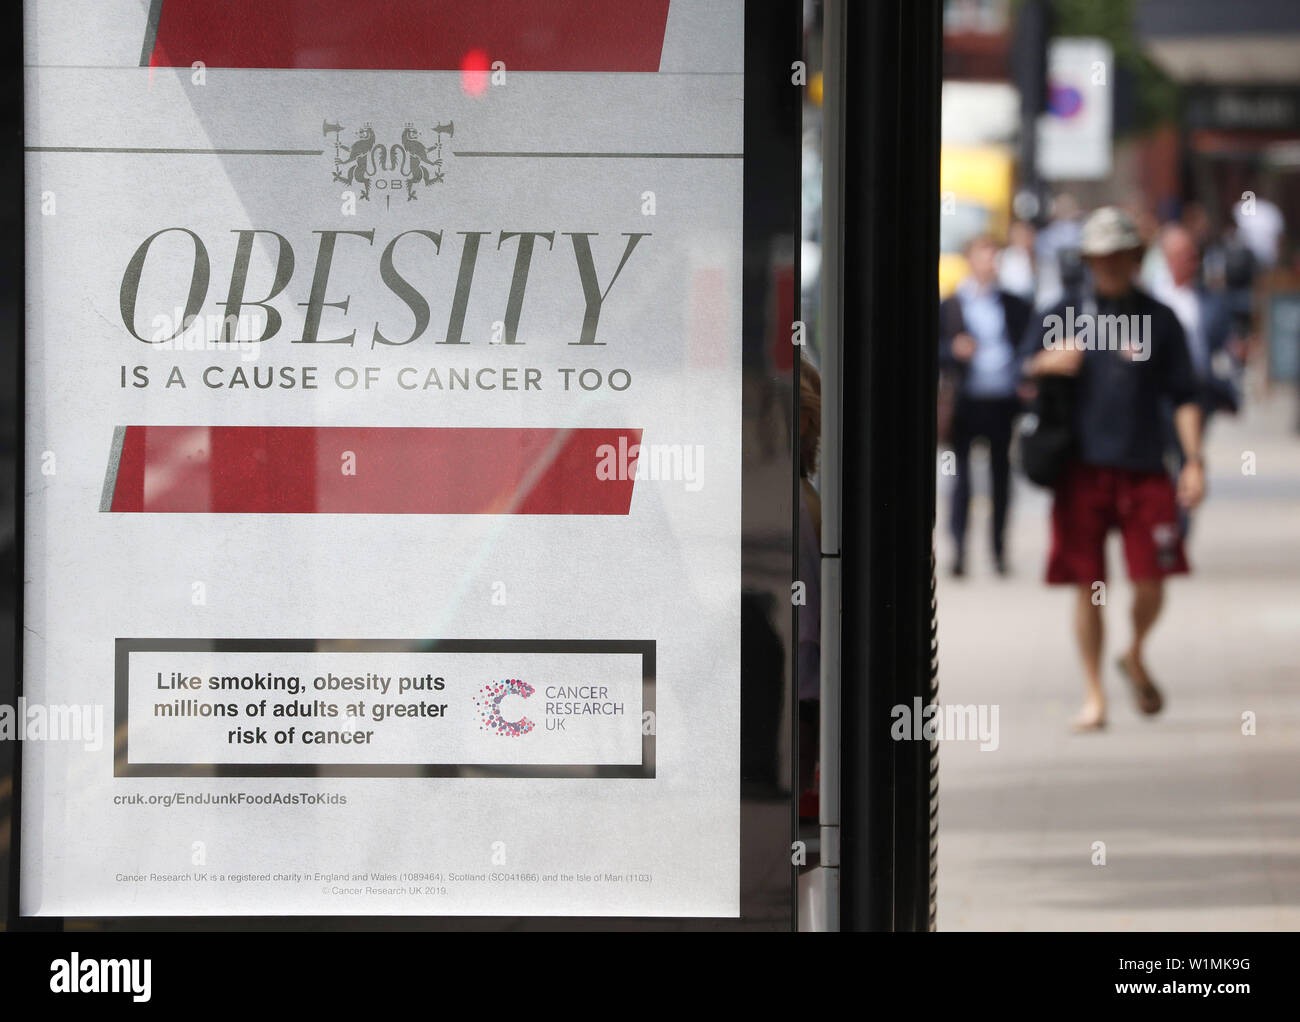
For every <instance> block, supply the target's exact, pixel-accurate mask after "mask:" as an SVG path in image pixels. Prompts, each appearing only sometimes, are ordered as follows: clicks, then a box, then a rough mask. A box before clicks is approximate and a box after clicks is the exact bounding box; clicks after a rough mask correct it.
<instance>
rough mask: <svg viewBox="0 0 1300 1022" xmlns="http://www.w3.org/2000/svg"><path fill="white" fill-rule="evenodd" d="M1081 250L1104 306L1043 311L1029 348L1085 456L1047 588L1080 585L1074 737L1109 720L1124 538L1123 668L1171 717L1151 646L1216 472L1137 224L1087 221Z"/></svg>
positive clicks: (1191, 382) (1062, 503) (1194, 383)
mask: <svg viewBox="0 0 1300 1022" xmlns="http://www.w3.org/2000/svg"><path fill="white" fill-rule="evenodd" d="M1081 251H1082V254H1083V257H1084V259H1085V261H1086V262H1087V265H1088V269H1089V272H1090V276H1091V280H1092V296H1093V298H1092V300H1091V301H1089V302H1087V303H1086V307H1085V309H1084V310H1083V311H1082V314H1081V313H1080V310H1078V309H1069V308H1067V307H1066V306H1065V305H1061V306H1058V307H1057V308H1055V309H1053V310H1051V312H1050V313H1049V315H1047V316H1044V317H1043V318H1042V320H1041V322H1040V321H1039V320H1038V318H1037V317H1035V322H1034V324H1033V325H1032V326H1031V327H1030V331H1029V333H1028V334H1027V335H1026V337H1025V340H1024V349H1023V352H1022V353H1023V355H1024V356H1025V372H1026V373H1027V374H1028V375H1029V376H1031V377H1042V376H1046V375H1061V376H1068V377H1073V378H1074V380H1075V384H1074V387H1075V393H1074V401H1075V404H1074V417H1073V420H1074V457H1073V458H1072V460H1071V462H1070V463H1069V465H1068V466H1066V468H1065V470H1064V473H1063V475H1062V478H1061V480H1060V481H1059V482H1058V484H1057V486H1056V493H1055V500H1054V502H1053V506H1052V551H1051V554H1050V556H1049V559H1048V565H1047V581H1048V583H1050V584H1055V585H1072V586H1074V587H1075V588H1076V598H1075V609H1074V625H1075V632H1076V637H1077V639H1078V643H1079V650H1080V653H1081V655H1082V659H1083V669H1084V681H1085V693H1086V694H1085V698H1084V704H1083V709H1082V711H1081V712H1080V714H1079V716H1078V717H1077V718H1076V720H1075V729H1076V730H1080V731H1090V730H1096V729H1098V728H1101V727H1103V726H1104V725H1105V722H1106V696H1105V690H1104V687H1103V684H1102V637H1103V631H1102V608H1103V606H1104V605H1105V602H1106V601H1105V580H1106V563H1105V543H1106V534H1107V533H1108V532H1109V531H1110V530H1111V529H1118V530H1119V531H1120V533H1121V534H1122V536H1123V540H1124V557H1125V560H1126V561H1127V564H1128V573H1129V578H1130V579H1131V580H1132V582H1133V585H1134V590H1135V592H1134V600H1133V607H1132V624H1133V638H1132V642H1131V644H1130V645H1129V647H1128V649H1127V650H1126V651H1125V652H1124V653H1123V654H1122V655H1121V656H1120V658H1119V661H1118V666H1119V669H1120V672H1121V673H1122V674H1123V675H1124V676H1125V677H1126V678H1127V679H1128V680H1129V683H1130V684H1131V685H1132V687H1133V690H1134V694H1135V696H1136V698H1137V703H1138V708H1139V709H1140V710H1141V711H1142V712H1143V713H1148V714H1151V713H1158V712H1159V711H1160V708H1161V706H1162V705H1163V698H1162V696H1161V694H1160V690H1159V689H1158V688H1157V686H1156V684H1155V681H1154V680H1153V679H1152V676H1151V674H1150V673H1149V672H1148V670H1147V667H1146V663H1145V661H1144V660H1143V649H1144V643H1145V641H1146V638H1147V636H1148V635H1149V633H1150V631H1151V627H1152V625H1154V624H1155V622H1156V619H1157V617H1158V616H1159V614H1160V609H1161V606H1162V604H1163V602H1164V579H1165V577H1166V576H1167V575H1173V574H1180V573H1185V572H1187V570H1188V565H1187V560H1186V557H1185V555H1184V553H1183V546H1182V538H1181V533H1180V530H1179V526H1178V505H1180V504H1181V505H1182V506H1183V507H1184V508H1188V509H1190V508H1192V507H1195V506H1196V505H1197V504H1198V503H1200V501H1201V498H1202V497H1203V496H1204V493H1205V472H1204V465H1203V462H1202V455H1201V407H1200V386H1199V381H1198V380H1197V376H1196V373H1195V371H1194V369H1193V366H1192V362H1191V358H1190V357H1189V354H1188V350H1187V344H1186V342H1185V340H1184V338H1183V330H1182V327H1181V326H1180V325H1179V322H1178V319H1177V318H1176V317H1175V315H1174V314H1173V312H1171V311H1170V310H1169V309H1168V308H1167V307H1166V306H1164V305H1162V304H1160V303H1159V302H1157V301H1156V300H1155V299H1154V298H1152V297H1151V296H1150V295H1148V294H1146V293H1145V292H1143V291H1141V290H1139V289H1138V288H1136V287H1135V286H1134V283H1133V279H1134V276H1135V275H1136V273H1137V271H1138V267H1139V265H1140V261H1141V255H1142V242H1141V239H1140V238H1139V236H1138V231H1137V227H1136V225H1135V224H1134V223H1133V220H1132V219H1131V218H1130V217H1129V216H1128V214H1126V213H1124V212H1123V211H1122V210H1119V209H1117V208H1115V207H1105V208H1102V209H1099V210H1097V211H1096V212H1095V213H1093V214H1092V216H1090V217H1089V218H1088V220H1087V222H1086V223H1085V224H1084V227H1083V236H1082V244H1081ZM1062 322H1065V323H1072V324H1074V325H1075V328H1074V334H1073V336H1070V337H1064V338H1061V337H1060V330H1059V324H1061V323H1062ZM1058 340H1060V341H1061V342H1062V343H1057V341H1058ZM1165 400H1168V402H1169V403H1170V404H1171V405H1172V406H1173V408H1174V413H1173V415H1174V426H1175V429H1176V431H1177V434H1178V440H1179V442H1180V444H1181V445H1182V449H1183V453H1184V455H1185V462H1184V465H1183V468H1182V470H1181V472H1180V473H1179V476H1178V481H1177V487H1176V488H1175V485H1174V483H1173V481H1172V480H1171V479H1170V477H1169V475H1168V474H1167V473H1166V471H1165V468H1164V464H1163V448H1164V442H1163V441H1164V436H1165V434H1164V431H1163V429H1162V416H1163V415H1164V414H1166V412H1165V409H1164V407H1162V403H1163V402H1164V401H1165Z"/></svg>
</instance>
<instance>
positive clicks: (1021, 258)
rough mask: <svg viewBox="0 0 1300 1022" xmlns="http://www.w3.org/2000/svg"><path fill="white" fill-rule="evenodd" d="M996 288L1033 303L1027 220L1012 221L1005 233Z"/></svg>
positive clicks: (1031, 234)
mask: <svg viewBox="0 0 1300 1022" xmlns="http://www.w3.org/2000/svg"><path fill="white" fill-rule="evenodd" d="M998 286H999V287H1001V288H1002V290H1003V291H1007V292H1009V293H1010V294H1013V295H1015V296H1016V297H1017V298H1019V299H1020V300H1021V301H1025V302H1029V303H1030V304H1032V303H1033V301H1034V287H1035V281H1034V225H1033V224H1031V223H1029V221H1027V220H1013V221H1012V223H1011V227H1010V229H1009V230H1008V231H1007V247H1006V248H1004V249H1003V250H1002V251H1001V252H999V253H998ZM1016 339H1017V341H1018V340H1019V338H1016Z"/></svg>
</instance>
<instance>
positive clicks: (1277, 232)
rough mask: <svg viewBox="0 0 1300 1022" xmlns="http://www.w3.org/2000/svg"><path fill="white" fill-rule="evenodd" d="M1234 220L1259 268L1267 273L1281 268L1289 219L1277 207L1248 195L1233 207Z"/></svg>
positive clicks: (1261, 198)
mask: <svg viewBox="0 0 1300 1022" xmlns="http://www.w3.org/2000/svg"><path fill="white" fill-rule="evenodd" d="M1232 218H1233V220H1234V221H1235V222H1236V224H1237V230H1238V231H1239V232H1240V233H1241V238H1242V240H1243V241H1244V242H1245V243H1246V244H1247V245H1249V246H1250V250H1251V253H1252V254H1253V255H1254V256H1255V265H1256V266H1257V267H1258V268H1259V270H1260V272H1263V273H1267V272H1268V271H1269V270H1271V269H1273V267H1274V266H1276V265H1277V261H1278V255H1279V243H1280V242H1281V240H1282V238H1283V236H1284V235H1285V234H1286V220H1285V219H1284V218H1283V216H1282V210H1280V209H1279V208H1278V207H1277V204H1276V203H1274V202H1271V201H1270V200H1268V199H1266V198H1264V197H1263V196H1261V195H1257V194H1256V193H1254V192H1247V193H1246V194H1245V195H1243V196H1242V197H1241V199H1240V200H1239V201H1238V202H1237V203H1236V205H1234V206H1233V207H1232Z"/></svg>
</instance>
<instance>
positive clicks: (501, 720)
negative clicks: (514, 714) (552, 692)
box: [474, 678, 536, 738]
mask: <svg viewBox="0 0 1300 1022" xmlns="http://www.w3.org/2000/svg"><path fill="white" fill-rule="evenodd" d="M535 691H536V689H534V688H533V686H532V685H530V684H528V682H526V681H520V680H519V679H518V678H507V679H505V681H492V682H489V683H488V684H486V685H484V686H483V687H482V688H481V689H479V692H478V696H477V697H475V699H474V704H475V705H476V706H477V707H478V712H479V717H480V718H482V720H483V723H482V724H481V725H480V728H481V729H482V730H485V731H493V732H495V733H496V734H498V735H502V736H505V737H509V738H518V737H519V736H520V735H526V734H528V732H529V731H531V730H532V729H533V722H532V721H531V720H529V719H528V718H527V717H520V718H519V719H518V720H506V718H505V717H504V716H503V715H502V713H501V702H502V700H503V699H505V698H506V697H507V696H520V697H521V698H524V699H527V698H528V697H529V696H531V695H532V694H533V693H534V692H535Z"/></svg>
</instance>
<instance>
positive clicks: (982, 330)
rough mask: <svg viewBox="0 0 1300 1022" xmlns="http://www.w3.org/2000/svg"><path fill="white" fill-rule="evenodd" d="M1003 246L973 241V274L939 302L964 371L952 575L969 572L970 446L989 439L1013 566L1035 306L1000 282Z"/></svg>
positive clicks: (945, 338)
mask: <svg viewBox="0 0 1300 1022" xmlns="http://www.w3.org/2000/svg"><path fill="white" fill-rule="evenodd" d="M997 254H998V250H997V245H996V244H995V243H994V241H993V239H992V238H990V237H988V236H987V235H981V236H979V237H977V238H975V239H974V240H972V241H971V242H970V243H969V244H968V245H967V247H966V259H967V262H968V263H969V264H970V276H968V277H967V278H966V279H965V280H963V281H962V282H961V283H960V284H959V285H958V286H957V291H956V293H955V294H954V295H953V296H952V297H951V298H948V299H946V300H944V301H943V302H942V303H941V304H940V306H939V361H940V364H941V365H942V366H944V367H945V368H947V369H948V370H950V371H955V372H956V373H957V374H958V382H957V394H956V403H955V406H954V408H953V413H952V425H951V430H950V432H951V436H950V441H951V443H952V450H953V455H954V460H955V469H956V479H955V480H954V485H953V491H952V510H951V515H950V517H949V529H950V531H951V533H952V538H953V545H954V558H953V564H952V573H953V575H955V576H958V577H960V576H961V575H964V574H965V573H966V522H967V517H968V514H969V511H970V496H971V476H970V449H971V444H972V442H973V441H975V440H978V439H981V438H982V439H984V440H986V441H988V447H989V467H990V472H991V475H992V477H993V478H992V484H993V485H992V488H993V520H992V523H991V524H992V532H991V536H990V539H991V541H992V549H993V562H994V565H995V567H996V570H997V572H998V574H1000V575H1004V574H1006V572H1007V558H1006V543H1005V535H1006V525H1007V511H1008V508H1009V506H1010V500H1011V460H1010V450H1011V427H1012V423H1013V422H1014V420H1015V417H1016V413H1017V412H1018V411H1019V410H1020V399H1019V397H1018V396H1017V394H1016V388H1017V385H1018V383H1019V367H1018V363H1017V361H1016V346H1017V342H1018V340H1019V338H1020V337H1022V336H1023V335H1024V332H1025V327H1026V326H1027V325H1028V323H1029V317H1030V314H1031V313H1032V311H1033V310H1032V308H1031V307H1030V305H1029V303H1027V302H1025V301H1024V300H1023V299H1020V298H1017V297H1016V296H1015V295H1013V294H1011V293H1010V292H1008V291H1005V290H1002V289H1000V288H999V287H998V280H997Z"/></svg>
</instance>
